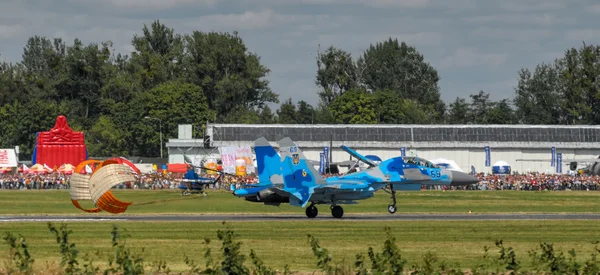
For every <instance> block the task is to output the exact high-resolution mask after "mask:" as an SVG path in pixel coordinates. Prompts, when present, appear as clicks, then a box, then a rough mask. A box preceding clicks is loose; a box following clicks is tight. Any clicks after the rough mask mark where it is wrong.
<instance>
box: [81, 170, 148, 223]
mask: <svg viewBox="0 0 600 275" xmlns="http://www.w3.org/2000/svg"><path fill="white" fill-rule="evenodd" d="M134 174H140V170H139V169H138V168H137V167H136V166H135V165H134V164H133V163H131V162H130V161H128V160H126V159H124V158H112V159H109V160H105V161H99V160H86V161H84V162H82V163H80V164H79V165H77V167H76V168H75V171H74V172H73V175H72V176H71V189H70V191H71V202H72V203H73V205H74V206H75V207H77V208H79V209H81V210H83V211H85V212H89V213H96V212H100V211H106V212H110V213H113V214H118V213H123V212H125V210H127V207H128V206H129V205H131V204H132V203H131V202H123V201H120V200H118V199H117V198H116V197H115V196H114V195H113V194H112V192H110V189H111V188H112V187H114V186H116V185H119V184H121V183H126V182H133V181H135V177H134ZM81 200H93V201H94V204H95V205H96V208H92V209H84V208H82V207H81V205H80V204H79V201H81Z"/></svg>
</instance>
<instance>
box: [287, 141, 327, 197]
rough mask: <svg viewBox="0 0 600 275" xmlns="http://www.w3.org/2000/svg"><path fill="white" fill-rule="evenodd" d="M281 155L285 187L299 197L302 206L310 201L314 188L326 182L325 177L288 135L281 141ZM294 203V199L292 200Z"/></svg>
mask: <svg viewBox="0 0 600 275" xmlns="http://www.w3.org/2000/svg"><path fill="white" fill-rule="evenodd" d="M279 153H280V155H281V172H282V175H283V182H284V189H286V191H288V192H290V193H291V194H292V195H294V197H296V198H297V199H298V204H299V205H301V206H302V207H304V206H306V204H307V203H308V202H309V201H310V197H311V196H312V193H313V192H314V189H315V188H316V187H318V186H319V185H321V184H325V183H326V181H325V178H323V176H321V174H319V172H318V171H317V170H316V169H315V167H314V166H313V165H312V163H310V161H308V160H307V159H306V157H305V156H304V154H303V153H302V151H301V150H300V149H299V148H298V146H296V144H294V142H293V141H292V140H291V139H290V138H288V137H286V138H284V139H282V140H280V141H279ZM290 203H291V204H292V203H293V202H292V200H290Z"/></svg>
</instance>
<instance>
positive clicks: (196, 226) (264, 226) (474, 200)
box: [0, 190, 600, 272]
mask: <svg viewBox="0 0 600 275" xmlns="http://www.w3.org/2000/svg"><path fill="white" fill-rule="evenodd" d="M114 193H115V195H116V197H117V198H119V199H122V200H126V201H132V202H134V204H133V205H132V206H131V207H130V209H128V211H127V212H126V213H127V214H210V213H231V214H251V213H252V214H258V213H267V214H283V213H296V214H303V213H304V209H302V208H296V207H289V206H287V205H284V206H281V207H272V206H264V205H262V204H259V203H250V202H246V201H244V200H243V199H239V198H235V197H233V196H232V195H231V194H230V193H227V192H222V191H220V192H215V191H212V192H210V193H209V196H208V197H203V196H197V195H194V196H187V197H181V196H180V195H179V193H178V192H177V191H121V190H117V191H115V192H114ZM398 197H399V201H398V212H399V213H466V212H468V211H469V210H471V211H473V213H598V212H600V207H599V206H600V192H592V191H590V192H515V191H483V192H482V191H447V192H441V191H422V192H401V193H399V196H398ZM389 201H390V199H389V195H388V194H385V193H381V194H378V195H377V196H376V197H375V198H372V199H368V200H364V201H361V202H360V204H359V205H350V206H345V212H346V215H351V214H365V215H368V214H387V211H386V206H387V205H388V203H389ZM324 207H325V206H321V208H324ZM323 210H325V209H323ZM323 210H322V212H321V215H328V216H329V213H327V212H328V211H323ZM23 214H26V215H27V214H28V215H34V214H48V215H52V214H82V215H89V216H98V215H111V214H100V213H99V214H86V213H83V212H81V211H80V210H78V209H76V208H75V207H73V206H72V205H71V202H70V198H69V193H68V191H56V190H48V191H31V190H28V191H2V192H0V216H8V215H23ZM115 223H116V224H118V225H119V227H120V228H123V229H126V230H127V231H128V234H130V235H131V237H130V238H129V239H128V241H127V244H128V246H129V247H132V248H133V249H135V251H139V252H141V248H146V249H145V251H144V252H143V255H144V258H145V260H146V262H147V263H151V262H153V261H157V260H166V261H167V263H168V265H169V267H170V268H171V269H172V270H175V271H184V270H185V269H186V266H185V264H184V256H185V255H189V256H193V257H194V258H195V259H196V260H197V262H200V263H202V262H203V257H202V255H203V253H204V250H203V249H204V246H203V245H202V240H203V239H204V237H209V238H211V239H212V240H213V243H212V245H211V247H212V248H213V253H214V254H216V253H217V251H218V248H219V243H218V242H217V238H216V231H217V230H218V229H224V226H223V225H222V224H221V223H219V222H115ZM112 224H113V223H104V222H69V227H70V228H71V229H72V230H73V231H74V233H73V235H72V237H71V239H72V241H73V242H75V243H76V244H77V246H78V248H79V249H80V250H81V252H82V253H94V252H96V251H99V252H100V254H99V256H98V258H97V262H99V263H100V262H102V263H106V261H107V259H108V256H109V255H111V254H110V253H112V248H111V243H110V238H111V236H110V230H111V226H112ZM228 224H229V226H230V227H231V228H232V229H233V230H234V231H235V232H236V233H237V234H238V235H239V237H238V240H240V241H242V242H243V246H242V250H243V252H244V253H245V254H246V255H247V253H248V252H249V250H250V248H252V249H254V250H255V251H256V252H257V254H258V256H259V257H261V258H262V259H263V260H264V261H265V263H266V264H267V265H269V266H272V267H275V268H279V269H280V270H281V269H282V268H283V266H284V265H285V264H286V263H287V264H290V265H291V268H292V269H293V270H299V271H307V272H311V271H315V270H317V267H316V260H315V258H314V256H313V255H312V251H311V249H310V247H309V245H308V242H307V234H312V235H314V236H316V237H317V238H319V239H320V241H321V244H322V245H323V246H324V247H325V248H328V249H330V251H331V252H332V253H333V256H334V259H335V260H336V261H341V260H346V261H347V262H348V263H350V264H351V263H353V261H354V256H355V254H356V253H359V252H363V253H366V252H367V249H368V247H369V246H372V247H373V248H375V249H376V250H379V249H380V248H381V246H382V244H383V241H384V239H385V234H384V231H383V229H384V227H385V226H390V227H391V228H392V230H393V234H394V235H395V237H396V238H397V241H398V242H397V244H398V246H399V247H400V249H401V251H402V253H403V255H404V257H405V258H407V259H408V260H409V264H412V263H415V262H418V261H420V260H421V256H422V255H423V254H424V253H426V252H427V251H431V252H434V253H435V254H436V255H437V256H438V257H439V258H440V259H441V260H443V261H446V262H448V263H449V264H451V265H452V266H455V267H462V268H469V267H472V266H474V265H476V264H479V263H481V262H482V256H483V252H484V251H483V247H484V246H485V245H487V246H493V244H494V241H495V240H497V239H503V240H504V242H505V244H506V245H508V246H512V247H513V248H514V249H515V250H516V252H517V256H519V257H520V259H521V260H522V261H523V264H524V265H525V266H527V265H528V264H530V261H529V258H528V257H527V255H528V254H527V253H528V251H529V250H531V249H535V248H537V247H538V245H539V242H552V243H554V244H555V248H556V249H559V250H561V251H563V252H565V253H566V252H567V250H569V249H571V248H574V249H575V250H577V252H578V255H580V257H582V258H587V257H589V255H590V253H591V252H592V251H593V248H594V246H593V245H592V244H591V242H592V241H596V240H598V241H600V233H599V232H598V230H597V228H599V227H600V221H385V222H365V221H344V220H320V221H317V220H309V219H307V220H306V221H276V222H274V221H262V222H229V223H228ZM46 226H47V225H46V224H45V223H34V222H27V223H13V222H9V223H0V232H1V233H2V234H3V233H4V232H13V233H17V234H22V235H23V236H24V237H25V238H26V239H27V241H28V244H29V245H30V249H31V253H32V254H33V257H34V258H35V259H36V266H37V267H38V268H41V269H43V268H46V267H45V266H46V264H47V263H59V262H60V258H59V257H60V254H59V248H58V245H57V244H56V242H55V238H54V237H53V235H52V234H51V233H50V232H49V231H48V229H47V227H46ZM7 248H8V247H7V246H6V245H5V244H4V243H2V244H1V245H0V250H3V251H6V249H7ZM0 253H3V252H0ZM3 255H6V254H5V253H3ZM4 258H5V256H0V261H2V262H4ZM247 263H248V264H249V262H247Z"/></svg>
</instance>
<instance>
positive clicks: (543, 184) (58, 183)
mask: <svg viewBox="0 0 600 275" xmlns="http://www.w3.org/2000/svg"><path fill="white" fill-rule="evenodd" d="M200 176H202V177H207V178H213V179H214V178H216V177H217V176H218V175H217V174H202V175H200ZM324 176H325V177H331V176H337V175H336V174H327V175H324ZM475 176H476V177H477V178H479V180H480V182H479V183H478V184H474V185H470V186H461V187H451V189H466V190H519V191H521V190H523V191H529V190H532V191H539V190H554V191H557V190H587V191H589V190H600V188H599V187H598V185H599V184H600V176H588V175H567V174H543V173H523V174H520V173H514V174H511V175H490V174H485V173H479V174H477V175H475ZM182 178H183V173H167V174H164V173H156V172H152V173H146V174H141V175H138V176H136V181H135V182H133V183H127V184H122V185H119V186H116V187H115V188H119V189H125V188H132V189H177V188H179V186H180V185H182V184H181V180H182ZM69 180H70V176H69V175H65V174H62V173H50V174H39V175H38V174H0V189H18V190H26V189H68V188H69ZM257 182H258V179H257V178H256V177H255V176H243V177H235V176H231V175H224V176H223V177H222V178H221V179H220V180H219V181H218V182H216V184H214V185H211V186H209V187H208V188H209V189H225V190H228V189H229V187H230V185H231V184H234V186H235V187H236V188H240V187H242V186H243V185H245V184H254V183H257ZM423 188H424V189H442V188H443V187H441V186H424V187H423Z"/></svg>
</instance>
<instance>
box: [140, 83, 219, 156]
mask: <svg viewBox="0 0 600 275" xmlns="http://www.w3.org/2000/svg"><path fill="white" fill-rule="evenodd" d="M135 104H139V106H142V107H143V109H144V110H147V111H145V112H142V113H140V114H139V120H138V122H137V123H136V124H137V126H136V127H137V131H139V132H138V133H136V134H135V135H134V136H135V137H136V139H137V140H136V142H138V144H146V145H147V146H146V152H144V150H140V151H141V152H140V153H146V154H147V155H154V156H156V155H158V154H157V152H158V150H159V148H160V147H159V133H160V129H159V127H160V126H161V125H160V124H162V133H163V141H165V140H167V139H168V138H174V137H176V136H177V125H178V124H189V123H191V124H195V125H198V124H205V123H206V121H208V120H210V119H212V118H213V117H214V111H212V110H210V109H209V108H208V103H207V100H206V97H205V96H204V93H203V92H202V89H201V88H200V87H199V86H197V85H194V84H189V83H182V82H180V81H170V82H166V83H163V84H160V85H159V86H157V87H156V88H154V89H152V90H150V91H148V92H147V93H144V94H141V95H140V96H139V98H137V99H136V103H135ZM145 116H149V117H152V118H156V119H160V120H161V121H162V122H161V123H160V124H159V123H157V122H158V121H154V122H153V121H151V119H149V120H143V118H144V117H145ZM149 130H150V131H149ZM148 134H151V136H150V140H151V141H150V144H148V142H147V141H146V140H147V139H148V138H149V136H148ZM153 148H157V149H153Z"/></svg>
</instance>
